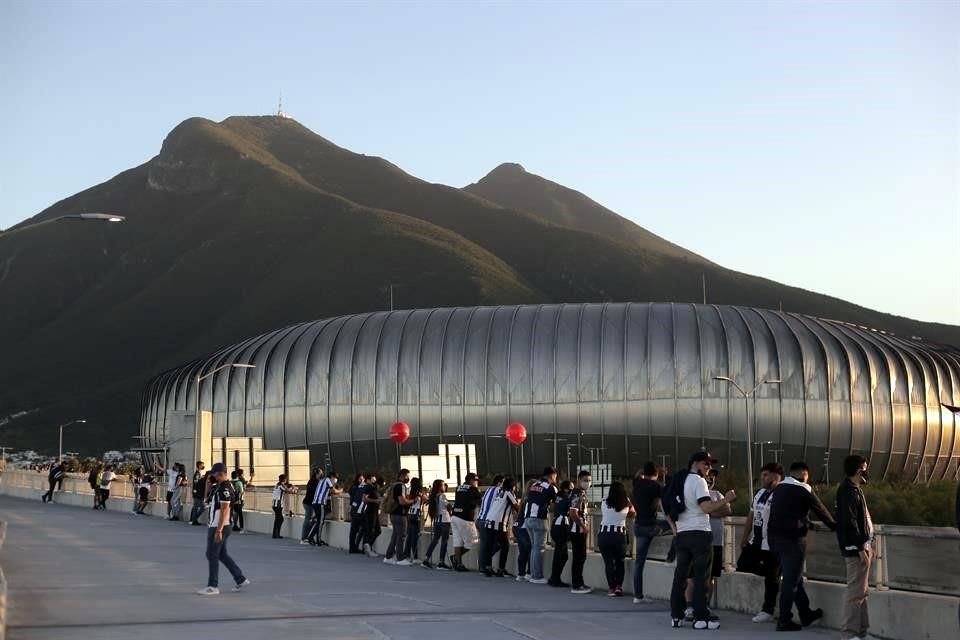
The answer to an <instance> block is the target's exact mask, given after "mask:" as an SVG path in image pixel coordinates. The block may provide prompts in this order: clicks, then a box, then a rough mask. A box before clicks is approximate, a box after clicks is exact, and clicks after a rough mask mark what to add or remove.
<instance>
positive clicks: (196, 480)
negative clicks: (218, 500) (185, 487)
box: [190, 460, 210, 525]
mask: <svg viewBox="0 0 960 640" xmlns="http://www.w3.org/2000/svg"><path fill="white" fill-rule="evenodd" d="M203 468H204V464H203V460H201V461H199V462H197V470H196V471H194V472H193V507H192V508H191V509H190V524H192V525H199V524H200V515H201V514H202V513H203V505H204V500H205V499H206V497H207V479H208V476H209V475H210V474H208V473H205V472H204V471H203Z"/></svg>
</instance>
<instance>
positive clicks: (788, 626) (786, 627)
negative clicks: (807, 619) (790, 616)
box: [777, 620, 803, 631]
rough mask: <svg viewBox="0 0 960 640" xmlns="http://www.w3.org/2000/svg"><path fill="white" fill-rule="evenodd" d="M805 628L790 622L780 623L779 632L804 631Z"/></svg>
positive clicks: (778, 625) (778, 624)
mask: <svg viewBox="0 0 960 640" xmlns="http://www.w3.org/2000/svg"><path fill="white" fill-rule="evenodd" d="M802 630H803V627H802V626H800V625H799V624H797V623H796V622H794V621H793V620H790V621H788V622H778V623H777V631H802Z"/></svg>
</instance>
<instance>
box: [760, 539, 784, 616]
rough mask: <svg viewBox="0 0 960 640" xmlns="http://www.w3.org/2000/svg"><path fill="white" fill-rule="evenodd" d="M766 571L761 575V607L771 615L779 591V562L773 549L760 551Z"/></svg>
mask: <svg viewBox="0 0 960 640" xmlns="http://www.w3.org/2000/svg"><path fill="white" fill-rule="evenodd" d="M760 554H761V555H762V557H763V559H764V566H765V567H766V569H767V571H766V573H765V574H764V575H763V608H762V609H761V611H766V612H767V613H769V614H770V615H771V616H772V615H773V611H774V608H775V607H776V606H777V594H778V593H780V563H779V562H777V554H775V553H774V552H773V551H762V550H761V551H760Z"/></svg>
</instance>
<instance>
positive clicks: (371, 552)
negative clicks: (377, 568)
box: [367, 549, 380, 558]
mask: <svg viewBox="0 0 960 640" xmlns="http://www.w3.org/2000/svg"><path fill="white" fill-rule="evenodd" d="M367 557H368V558H379V557H380V554H379V553H377V552H376V551H374V550H373V549H367Z"/></svg>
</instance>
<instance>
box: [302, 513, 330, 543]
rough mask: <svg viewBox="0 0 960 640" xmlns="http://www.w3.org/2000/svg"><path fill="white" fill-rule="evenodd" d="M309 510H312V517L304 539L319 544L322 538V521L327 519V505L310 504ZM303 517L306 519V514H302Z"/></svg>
mask: <svg viewBox="0 0 960 640" xmlns="http://www.w3.org/2000/svg"><path fill="white" fill-rule="evenodd" d="M311 510H312V511H313V519H312V520H311V525H310V529H309V530H308V531H307V538H306V539H307V540H313V541H314V542H316V543H318V544H319V543H320V540H321V539H322V538H323V523H324V522H326V520H327V505H325V504H315V505H311ZM304 519H306V516H304Z"/></svg>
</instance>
